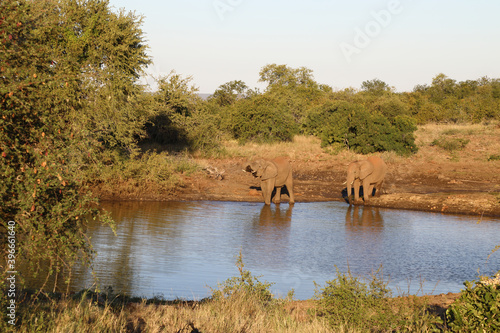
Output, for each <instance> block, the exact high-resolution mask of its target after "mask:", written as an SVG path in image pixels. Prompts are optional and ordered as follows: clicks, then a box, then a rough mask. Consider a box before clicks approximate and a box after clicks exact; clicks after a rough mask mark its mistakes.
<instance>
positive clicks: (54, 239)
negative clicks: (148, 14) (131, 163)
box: [0, 0, 149, 280]
mask: <svg viewBox="0 0 500 333" xmlns="http://www.w3.org/2000/svg"><path fill="white" fill-rule="evenodd" d="M0 13H2V14H1V15H2V16H1V18H0V40H1V41H2V42H1V43H0V57H1V61H0V64H1V67H0V71H1V74H0V81H1V84H0V112H1V117H0V150H1V155H2V157H1V162H0V173H1V174H2V176H3V179H2V184H1V185H0V197H1V199H2V205H1V207H0V220H1V222H0V223H1V226H0V229H2V231H3V230H5V227H6V223H7V221H10V220H13V221H15V222H16V251H17V253H16V255H17V260H18V261H26V262H29V270H27V271H25V272H23V273H24V274H30V275H37V274H39V273H40V272H41V270H42V268H48V272H47V274H48V275H51V274H54V273H57V272H59V271H61V270H62V269H66V270H69V269H70V267H71V265H72V263H73V262H75V261H76V260H83V261H85V262H88V261H89V260H90V259H91V257H92V250H91V244H90V242H89V240H88V239H87V238H86V237H85V234H84V232H85V228H86V222H87V220H88V219H92V218H95V217H96V216H97V215H98V211H97V209H96V208H95V207H96V206H95V204H96V199H95V198H94V197H93V195H92V194H91V193H90V192H89V191H88V190H87V188H86V187H85V183H86V181H87V180H88V179H87V175H86V171H88V170H92V169H93V168H94V167H95V162H96V161H97V160H100V156H101V154H102V153H103V152H104V151H116V152H118V153H119V154H128V155H131V154H133V153H134V151H135V150H136V147H135V138H136V137H138V136H140V135H141V133H142V128H143V124H144V120H145V117H144V112H145V111H144V109H142V108H141V107H140V105H144V103H143V95H142V94H143V93H142V90H141V88H140V87H138V86H137V85H136V84H135V81H136V80H137V78H138V76H139V75H140V73H141V72H142V68H143V66H144V65H146V64H147V63H148V62H149V59H148V57H147V56H146V54H145V45H144V44H142V31H141V30H140V29H139V24H140V19H139V18H137V17H135V16H134V15H132V14H125V13H124V12H120V13H117V14H116V13H113V12H111V11H110V10H109V8H108V2H107V1H97V0H88V1H66V0H64V1H63V0H47V1H26V0H21V1H12V0H7V1H2V2H1V3H0ZM102 220H104V221H108V222H109V220H107V219H105V218H103V219H102ZM1 235H2V241H4V239H3V236H4V235H5V233H4V232H2V233H1ZM2 273H3V272H2ZM2 280H3V279H2Z"/></svg>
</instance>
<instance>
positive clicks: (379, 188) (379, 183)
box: [375, 180, 384, 197]
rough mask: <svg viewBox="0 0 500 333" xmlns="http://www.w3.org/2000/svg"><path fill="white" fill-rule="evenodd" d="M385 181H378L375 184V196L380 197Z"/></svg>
mask: <svg viewBox="0 0 500 333" xmlns="http://www.w3.org/2000/svg"><path fill="white" fill-rule="evenodd" d="M383 183H384V181H383V180H382V181H380V182H378V183H377V185H375V196H377V197H379V196H380V191H381V190H382V184H383Z"/></svg>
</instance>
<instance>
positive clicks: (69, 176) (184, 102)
mask: <svg viewBox="0 0 500 333" xmlns="http://www.w3.org/2000/svg"><path fill="white" fill-rule="evenodd" d="M141 25H142V18H141V17H140V16H136V15H135V14H133V13H127V12H124V11H119V12H115V11H112V10H111V9H110V5H109V2H108V1H107V0H84V1H76V0H44V1H30V0H4V1H1V2H0V113H1V116H0V154H1V158H0V161H1V162H0V174H1V175H2V182H1V183H0V198H1V200H2V205H1V206H0V223H1V226H0V229H2V233H0V235H1V236H0V237H1V238H2V239H0V241H1V242H2V243H3V244H6V237H7V236H6V234H7V233H6V232H3V231H4V230H7V227H8V226H9V225H8V224H7V222H8V221H15V222H16V226H15V232H16V235H17V238H16V242H17V243H16V251H17V252H16V255H17V256H18V257H17V258H19V259H21V258H24V259H27V258H29V262H30V265H31V266H30V267H31V268H32V274H36V273H37V272H38V271H40V269H41V268H42V267H43V266H44V265H46V266H47V267H49V271H50V274H52V273H54V272H57V271H60V270H61V269H62V268H63V267H66V268H68V267H71V264H72V263H73V262H74V261H75V260H77V259H78V258H80V259H81V258H84V259H90V258H91V257H92V250H91V244H90V241H89V240H87V239H86V238H85V236H84V232H85V226H86V220H87V219H88V218H92V217H95V216H97V215H98V211H97V210H96V209H95V206H94V205H93V203H95V202H96V200H95V198H94V196H93V195H92V194H91V192H90V191H89V190H88V186H90V185H94V186H95V185H99V184H108V183H111V182H112V181H116V180H121V181H130V183H131V184H134V186H140V185H141V184H142V183H144V182H148V181H149V182H151V183H155V184H163V183H166V182H170V183H169V184H174V185H175V179H174V177H173V175H174V174H175V172H176V169H175V168H174V167H172V166H171V163H170V160H169V156H170V155H168V154H164V155H162V154H157V153H155V152H154V151H152V150H150V151H149V152H146V151H145V147H147V148H156V149H157V150H158V151H159V150H162V149H164V148H165V147H167V146H169V147H170V146H172V145H176V146H177V149H181V150H182V149H184V150H185V149H187V150H188V151H198V152H202V153H204V154H210V153H214V152H215V153H217V152H219V151H220V149H221V142H222V141H223V140H225V139H237V140H238V141H240V142H248V141H253V142H276V141H288V140H292V138H293V137H294V135H297V134H307V135H316V136H318V137H320V138H321V140H322V143H323V145H324V146H330V147H333V149H335V150H340V149H352V150H354V151H357V152H360V153H372V152H377V151H385V150H394V151H396V152H398V153H400V154H411V153H413V152H415V151H416V150H417V147H416V146H415V142H414V136H413V132H414V131H415V129H416V125H417V124H422V123H425V122H430V121H432V122H480V121H485V120H490V119H499V118H500V114H499V112H500V111H499V110H500V108H499V103H500V81H499V80H498V79H487V78H482V79H479V80H476V81H466V82H456V81H454V80H452V79H450V78H447V77H446V76H445V75H442V74H440V75H438V76H436V78H434V80H433V82H432V84H431V85H430V86H417V87H415V89H414V91H413V92H411V93H395V92H394V91H393V89H392V88H391V87H390V86H389V85H388V84H386V83H384V82H382V81H380V80H377V79H375V80H371V81H366V82H364V83H363V85H362V86H361V88H360V89H359V90H356V89H351V88H349V89H345V90H342V91H333V90H332V88H331V87H329V86H326V85H322V84H319V83H317V82H316V81H315V80H314V78H313V75H312V71H311V70H310V69H307V68H304V67H301V68H290V67H288V66H286V65H276V64H271V65H266V66H264V67H263V68H262V70H261V71H260V73H259V75H260V80H261V81H262V82H265V83H266V84H267V87H266V88H265V90H264V91H262V92H261V91H258V90H255V89H250V88H249V87H248V86H247V85H246V84H245V83H244V82H242V81H237V80H236V81H231V82H228V83H225V84H223V85H221V86H220V87H219V88H218V89H217V90H216V91H215V92H214V94H213V95H212V96H211V97H210V98H209V99H208V100H202V99H201V98H200V97H199V96H198V91H197V89H196V87H194V86H193V85H192V84H191V78H189V77H187V78H186V77H183V76H182V75H180V74H177V73H175V72H172V73H171V74H169V75H167V76H165V77H161V78H158V82H157V83H158V87H159V88H158V90H157V91H155V92H151V91H148V89H147V87H145V86H143V85H141V84H139V79H140V77H141V76H142V75H144V70H145V68H146V66H148V65H149V64H150V63H151V58H150V56H149V55H148V54H147V49H148V46H147V44H146V40H145V36H144V33H143V31H142V30H141ZM137 179H140V180H137ZM132 181H135V183H133V182H132ZM168 186H170V185H168ZM166 187H167V185H165V188H166ZM102 218H103V217H102V216H101V219H102ZM42 263H43V264H42ZM1 281H2V282H0V284H1V283H5V279H4V278H2V279H1ZM0 290H3V288H0Z"/></svg>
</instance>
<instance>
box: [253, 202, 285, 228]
mask: <svg viewBox="0 0 500 333" xmlns="http://www.w3.org/2000/svg"><path fill="white" fill-rule="evenodd" d="M280 208H281V207H280V206H276V207H275V209H274V210H273V209H271V206H269V205H264V206H263V207H262V209H261V211H260V215H259V220H258V221H257V226H258V228H259V229H262V228H267V227H269V226H271V227H273V228H276V227H278V228H280V229H281V228H288V227H290V224H291V222H292V209H293V206H288V208H287V210H286V212H285V213H284V214H283V212H282V211H281V209H280Z"/></svg>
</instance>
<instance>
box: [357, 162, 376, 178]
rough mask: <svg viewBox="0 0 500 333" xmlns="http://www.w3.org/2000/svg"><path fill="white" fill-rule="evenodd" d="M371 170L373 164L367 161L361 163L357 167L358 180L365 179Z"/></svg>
mask: <svg viewBox="0 0 500 333" xmlns="http://www.w3.org/2000/svg"><path fill="white" fill-rule="evenodd" d="M373 170H374V167H373V164H371V163H370V162H368V161H361V162H360V166H359V178H360V179H365V178H366V177H368V176H369V175H370V174H371V173H372V172H373Z"/></svg>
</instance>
